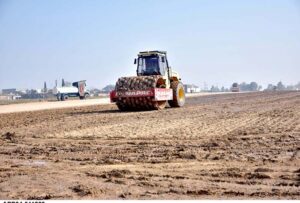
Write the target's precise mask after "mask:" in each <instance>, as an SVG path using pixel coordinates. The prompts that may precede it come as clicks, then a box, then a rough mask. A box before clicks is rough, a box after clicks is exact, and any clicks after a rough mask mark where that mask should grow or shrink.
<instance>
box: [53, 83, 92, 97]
mask: <svg viewBox="0 0 300 203" xmlns="http://www.w3.org/2000/svg"><path fill="white" fill-rule="evenodd" d="M85 87H86V83H85V80H82V81H78V82H73V83H72V86H70V87H55V88H54V89H53V94H54V95H55V96H56V97H57V100H58V101H64V100H67V99H68V98H69V97H79V98H80V99H85V98H86V97H88V96H89V95H90V93H89V92H88V91H87V90H86V88H85Z"/></svg>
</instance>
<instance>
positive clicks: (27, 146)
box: [0, 91, 300, 199]
mask: <svg viewBox="0 0 300 203" xmlns="http://www.w3.org/2000/svg"><path fill="white" fill-rule="evenodd" d="M299 185H300V92H299V91H298V92H296V91H294V92H255V93H245V94H224V95H222V94H220V95H208V96H202V97H192V98H188V99H187V104H186V106H184V107H183V108H167V109H165V110H162V111H144V112H120V111H118V110H117V108H116V106H115V105H93V106H81V107H73V108H64V109H50V110H41V111H31V112H19V113H6V114H0V199H221V198H222V199H300V189H299Z"/></svg>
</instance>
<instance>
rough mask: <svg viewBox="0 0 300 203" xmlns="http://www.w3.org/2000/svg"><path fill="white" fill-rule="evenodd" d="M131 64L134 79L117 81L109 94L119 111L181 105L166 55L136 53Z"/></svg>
mask: <svg viewBox="0 0 300 203" xmlns="http://www.w3.org/2000/svg"><path fill="white" fill-rule="evenodd" d="M135 64H137V76H133V77H121V78H119V79H118V81H117V83H116V87H115V90H114V91H112V92H111V93H110V99H111V101H112V102H116V104H117V106H118V108H119V109H120V110H122V111H126V110H160V109H164V108H165V106H166V104H167V102H168V103H169V105H170V106H171V107H182V106H183V105H184V103H185V93H184V88H183V85H182V83H181V79H180V78H179V74H178V73H176V72H175V71H172V70H171V68H170V67H169V64H168V60H167V53H166V52H163V51H146V52H140V53H139V54H138V59H135Z"/></svg>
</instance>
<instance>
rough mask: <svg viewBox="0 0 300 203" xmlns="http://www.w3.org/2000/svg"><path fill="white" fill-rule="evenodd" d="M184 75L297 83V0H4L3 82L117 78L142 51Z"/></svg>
mask: <svg viewBox="0 0 300 203" xmlns="http://www.w3.org/2000/svg"><path fill="white" fill-rule="evenodd" d="M152 49H155V50H156V49H158V50H166V51H168V58H169V62H170V64H171V66H172V67H173V69H175V70H177V71H178V72H179V73H180V74H181V76H182V79H183V82H184V83H195V84H198V85H200V86H203V84H204V82H206V83H207V84H208V85H214V84H218V85H219V86H221V85H225V86H229V85H231V84H232V82H235V81H236V82H243V81H245V82H251V81H257V82H258V83H259V84H262V85H264V86H265V85H267V84H268V83H277V82H278V81H279V80H281V81H282V82H283V83H285V84H291V83H296V82H298V81H300V1H299V0H298V1H297V0H291V1H289V0H248V1H241V0H236V1H233V0H226V1H224V0H184V1H183V0H102V1H101V0H97V1H93V0H86V1H83V0H81V1H75V0H48V1H47V0H44V1H39V0H26V1H21V0H0V89H2V88H10V87H16V88H41V87H42V86H43V82H44V81H47V83H48V87H53V85H54V80H55V79H58V80H61V78H65V80H67V81H76V80H81V79H87V82H88V86H90V87H91V86H92V87H97V88H100V87H103V86H105V85H106V84H114V83H115V82H116V80H117V78H118V77H120V76H128V75H134V74H135V69H136V67H135V66H134V65H133V60H134V58H135V57H136V54H137V53H138V52H139V51H142V50H152Z"/></svg>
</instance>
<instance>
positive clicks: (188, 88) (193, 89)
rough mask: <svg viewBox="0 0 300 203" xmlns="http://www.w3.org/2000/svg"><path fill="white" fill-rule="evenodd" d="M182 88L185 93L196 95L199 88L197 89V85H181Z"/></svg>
mask: <svg viewBox="0 0 300 203" xmlns="http://www.w3.org/2000/svg"><path fill="white" fill-rule="evenodd" d="M183 86H184V90H185V92H186V93H197V92H200V87H198V86H197V85H194V84H192V85H189V84H186V85H183Z"/></svg>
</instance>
